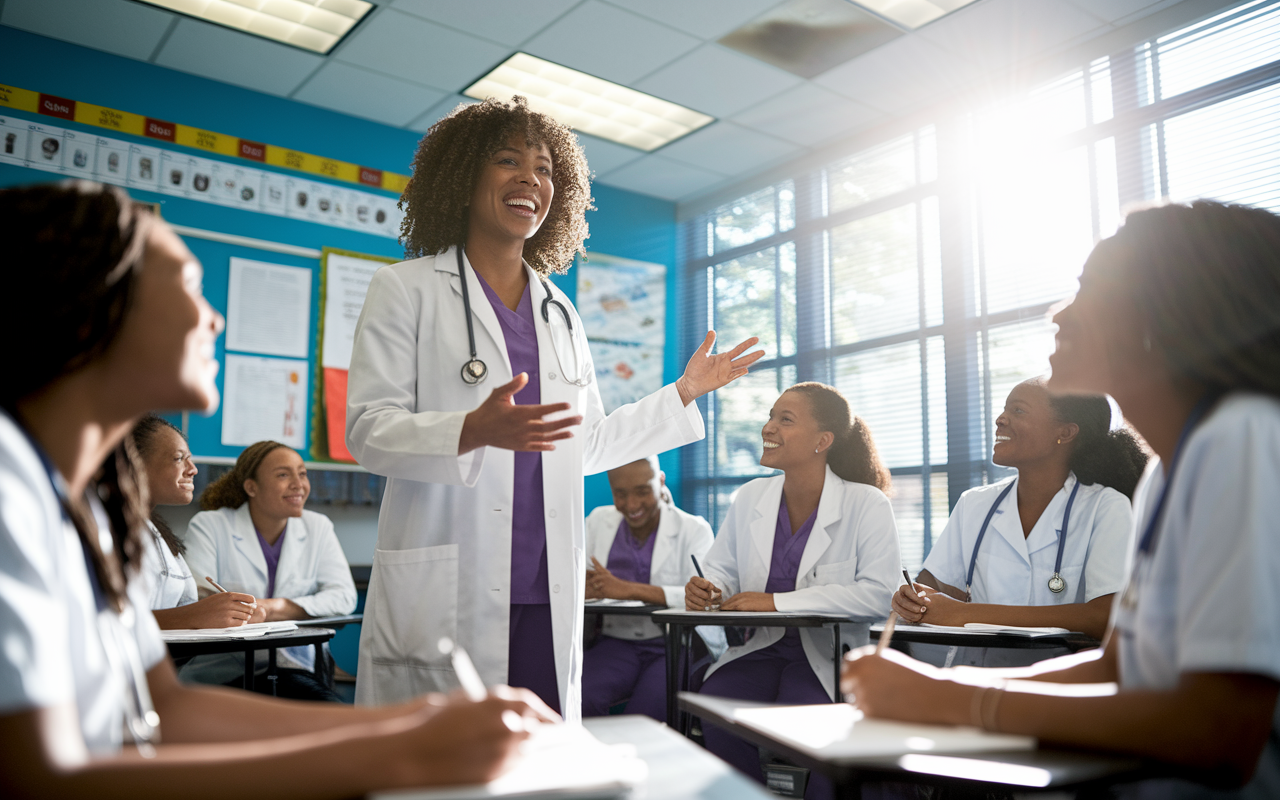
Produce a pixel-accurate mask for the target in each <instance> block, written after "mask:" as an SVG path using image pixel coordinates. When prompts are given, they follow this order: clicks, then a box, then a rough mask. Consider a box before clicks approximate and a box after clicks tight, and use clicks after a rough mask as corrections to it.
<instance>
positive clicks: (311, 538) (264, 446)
mask: <svg viewBox="0 0 1280 800" xmlns="http://www.w3.org/2000/svg"><path fill="white" fill-rule="evenodd" d="M310 494H311V482H310V481H309V480H307V468H306V465H305V464H304V463H303V461H302V456H300V455H298V453H297V451H296V450H293V449H292V448H290V447H288V446H286V445H283V444H280V443H279V442H272V441H263V442H257V443H255V444H252V445H250V446H249V447H246V448H245V449H244V451H243V452H241V453H240V456H239V457H238V458H237V459H236V464H235V467H233V468H232V469H231V471H230V472H227V473H226V474H225V475H223V476H222V477H220V478H218V480H216V481H214V482H213V483H211V484H209V486H207V487H206V488H205V490H204V493H203V494H201V495H200V506H201V508H203V509H204V511H201V512H200V513H199V514H196V515H195V516H194V517H192V518H191V523H190V524H189V525H188V526H187V561H188V563H189V564H190V565H191V570H192V572H193V574H194V575H196V576H197V577H198V578H199V580H198V581H197V586H199V590H200V593H201V594H203V595H206V596H207V595H209V594H213V593H215V592H217V589H216V588H215V587H214V586H213V585H212V583H210V582H209V580H208V579H209V578H212V579H213V581H214V582H216V583H218V584H219V585H220V586H222V588H224V589H226V590H227V591H229V592H241V593H244V594H249V595H253V596H254V597H256V598H258V599H257V603H258V605H260V606H261V607H262V608H263V609H264V610H265V612H266V621H268V622H274V621H276V620H290V619H307V618H309V617H329V616H336V615H339V614H350V613H351V612H352V611H354V610H355V608H356V587H355V582H354V581H352V579H351V567H350V566H349V565H348V564H347V559H346V556H344V555H343V553H342V546H341V545H340V544H339V543H338V535H337V534H336V533H335V532H334V530H333V523H332V522H330V521H329V518H328V517H326V516H325V515H324V514H318V513H316V512H314V511H308V510H307V509H305V508H304V507H303V506H304V505H305V504H306V502H307V497H309V496H310ZM201 584H203V585H201ZM279 657H280V663H281V664H282V665H283V666H284V667H286V669H282V670H281V671H280V676H281V677H280V679H279V680H277V682H276V687H277V688H276V693H277V694H279V695H281V696H284V697H300V698H305V699H327V700H334V699H337V696H336V695H334V694H333V693H332V692H330V691H329V690H328V689H325V688H324V687H323V686H322V685H321V684H319V683H318V682H317V681H315V680H314V679H313V678H312V676H311V671H312V670H313V668H314V666H315V650H314V648H312V647H289V648H285V649H283V650H281V651H279ZM265 664H266V661H265V660H263V662H262V668H265ZM242 675H244V662H243V661H241V656H239V655H228V656H209V657H205V658H201V659H197V660H196V661H195V662H193V663H192V664H191V665H189V666H188V667H186V668H184V670H183V677H184V678H190V679H192V680H200V681H202V682H217V683H224V682H226V681H228V680H234V679H236V678H237V677H238V676H242ZM259 683H260V684H262V683H263V682H259ZM256 688H261V689H264V690H267V691H270V689H269V687H266V686H262V685H260V686H259V687H256Z"/></svg>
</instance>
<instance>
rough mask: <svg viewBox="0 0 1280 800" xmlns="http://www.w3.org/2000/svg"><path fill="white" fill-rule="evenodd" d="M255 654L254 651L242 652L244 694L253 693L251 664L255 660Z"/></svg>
mask: <svg viewBox="0 0 1280 800" xmlns="http://www.w3.org/2000/svg"><path fill="white" fill-rule="evenodd" d="M256 652H257V651H254V650H246V651H244V690H245V691H246V692H252V691H253V663H254V661H255V660H256Z"/></svg>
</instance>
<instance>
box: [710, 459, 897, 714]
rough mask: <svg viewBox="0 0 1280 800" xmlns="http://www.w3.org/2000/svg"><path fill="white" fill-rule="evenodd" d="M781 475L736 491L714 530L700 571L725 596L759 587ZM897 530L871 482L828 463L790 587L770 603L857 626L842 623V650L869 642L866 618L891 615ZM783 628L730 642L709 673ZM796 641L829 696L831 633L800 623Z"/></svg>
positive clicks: (765, 575) (764, 577)
mask: <svg viewBox="0 0 1280 800" xmlns="http://www.w3.org/2000/svg"><path fill="white" fill-rule="evenodd" d="M783 480H784V477H783V476H782V475H778V476H775V477H772V478H757V479H756V480H753V481H751V482H750V483H748V484H746V485H744V486H743V487H742V488H741V489H739V490H738V495H737V497H735V498H734V499H733V504H732V505H730V506H729V513H728V514H727V515H726V516H725V520H724V524H723V525H721V526H720V535H719V536H717V537H716V540H715V544H713V545H712V546H711V550H710V551H708V552H707V558H706V563H705V564H704V565H703V568H702V569H703V573H704V574H705V575H706V578H707V580H709V581H711V582H712V583H714V584H715V585H716V586H717V587H718V588H719V589H720V591H721V592H722V593H723V596H724V599H726V600H727V599H728V598H730V597H732V596H733V595H735V594H738V593H739V592H762V591H764V588H765V584H766V583H767V582H768V580H769V567H770V564H771V563H772V561H773V540H774V533H775V531H776V529H777V524H778V508H779V506H781V504H782V484H783ZM901 564H902V557H901V555H900V553H899V549H898V527H897V525H896V524H895V523H894V520H893V509H892V508H891V507H890V505H889V498H887V497H885V496H884V492H881V491H880V490H879V489H877V488H875V487H874V486H868V485H866V484H862V483H852V482H850V481H846V480H843V479H841V478H839V477H837V476H836V474H835V473H834V472H832V471H831V468H830V467H827V477H826V480H825V481H824V483H823V485H822V497H821V499H820V500H819V501H818V518H817V519H816V520H815V521H814V523H813V530H812V531H811V532H810V533H809V541H808V542H806V543H805V548H804V554H803V555H802V556H801V557H800V569H799V570H798V572H797V574H796V588H795V591H793V592H777V593H775V594H774V595H773V604H774V606H775V607H776V608H777V609H778V611H783V612H791V613H805V612H809V613H821V614H840V615H844V616H847V617H858V618H862V619H863V620H864V622H862V623H860V624H859V623H850V624H845V625H841V626H840V636H841V645H842V648H843V646H844V645H847V646H849V647H861V646H862V645H864V644H866V643H867V640H868V627H869V623H868V622H866V621H865V620H868V619H872V618H874V619H883V618H884V617H886V616H887V615H888V613H889V603H890V601H891V599H892V597H893V593H894V591H896V590H897V588H898V586H899V585H900V584H901V583H902V581H901V580H900V578H901V577H902V572H901V569H902V567H901ZM784 633H786V629H785V628H761V629H758V630H757V631H756V633H755V635H754V636H752V637H751V639H750V640H749V641H747V643H746V644H743V645H740V646H737V647H730V648H729V649H728V651H726V652H725V654H724V656H722V657H721V658H720V660H719V661H717V662H716V663H715V664H713V665H712V666H711V669H709V670H707V675H708V677H709V676H710V675H711V674H712V673H714V672H715V671H716V670H717V669H719V668H720V667H722V666H724V665H725V664H727V663H729V662H730V661H733V660H734V659H735V658H738V657H740V656H743V655H746V654H747V653H751V652H754V651H756V650H763V649H764V648H766V647H768V646H769V645H771V644H773V643H774V642H777V641H778V640H779V639H781V638H782V636H783V634H784ZM800 641H801V644H802V645H803V646H804V652H805V655H806V656H807V657H808V659H809V666H810V667H811V668H812V669H813V674H814V675H816V676H817V677H818V680H819V681H821V682H822V686H823V688H825V689H826V690H827V694H828V695H829V696H831V697H835V690H836V687H835V678H834V677H833V672H832V664H833V659H834V658H835V657H837V654H833V653H832V652H831V650H830V649H829V648H830V647H831V634H830V631H829V630H827V629H826V628H801V629H800Z"/></svg>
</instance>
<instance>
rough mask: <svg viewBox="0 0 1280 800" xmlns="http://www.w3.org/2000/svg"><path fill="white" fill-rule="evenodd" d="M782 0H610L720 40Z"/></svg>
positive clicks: (660, 20)
mask: <svg viewBox="0 0 1280 800" xmlns="http://www.w3.org/2000/svg"><path fill="white" fill-rule="evenodd" d="M778 1H779V0H696V2H689V0H609V2H611V3H612V4H613V5H616V6H620V7H622V8H625V9H627V10H628V11H632V12H634V13H636V14H639V15H641V16H644V17H648V18H649V19H651V20H654V21H655V22H661V23H663V24H665V25H668V26H670V27H672V28H675V29H677V30H682V31H684V32H685V33H691V34H693V35H694V36H698V37H701V38H703V39H719V38H720V37H721V36H724V35H725V34H726V33H728V32H729V31H731V30H734V29H735V28H737V27H739V26H741V25H742V24H743V23H745V22H748V21H750V20H752V19H754V18H755V17H756V16H758V15H759V14H760V13H761V12H763V11H766V10H767V9H769V8H772V7H773V6H776V5H777V4H778Z"/></svg>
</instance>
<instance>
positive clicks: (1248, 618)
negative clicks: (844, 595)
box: [842, 201, 1280, 798]
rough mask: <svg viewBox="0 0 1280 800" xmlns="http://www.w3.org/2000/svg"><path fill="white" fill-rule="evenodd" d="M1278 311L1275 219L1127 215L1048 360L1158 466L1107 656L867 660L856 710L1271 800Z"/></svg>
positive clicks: (1190, 789) (1145, 483) (1163, 791)
mask: <svg viewBox="0 0 1280 800" xmlns="http://www.w3.org/2000/svg"><path fill="white" fill-rule="evenodd" d="M1278 308H1280V217H1277V216H1276V215H1274V214H1271V213H1270V212H1267V211H1263V210H1261V209H1255V208H1248V207H1245V206H1233V205H1223V204H1220V203H1213V202H1208V201H1197V202H1195V203H1192V204H1191V205H1189V206H1188V205H1166V206H1162V207H1157V208H1152V209H1147V210H1143V211H1138V212H1135V213H1131V214H1129V216H1128V218H1127V219H1126V220H1125V223H1124V225H1123V227H1121V228H1120V230H1119V231H1118V232H1117V233H1116V235H1115V236H1113V237H1111V238H1110V239H1106V240H1104V241H1102V242H1101V243H1099V244H1098V246H1097V247H1095V248H1094V250H1093V253H1092V254H1091V255H1090V256H1089V260H1088V261H1087V262H1086V263H1085V267H1084V274H1083V275H1082V276H1081V278H1080V291H1079V293H1078V294H1077V295H1076V298H1075V300H1074V301H1073V302H1072V303H1071V305H1070V306H1068V307H1067V308H1065V309H1064V310H1062V311H1061V312H1059V313H1058V314H1057V316H1056V317H1054V321H1055V322H1056V323H1057V324H1058V336H1057V340H1058V347H1057V352H1055V353H1054V355H1053V356H1052V358H1051V359H1050V363H1051V364H1052V366H1053V375H1052V377H1051V378H1050V380H1049V389H1050V390H1051V391H1054V392H1089V393H1103V392H1105V393H1107V394H1110V395H1111V396H1112V397H1114V398H1115V399H1116V402H1117V403H1119V405H1120V408H1121V410H1122V411H1123V412H1124V415H1125V418H1126V419H1128V420H1129V421H1130V422H1131V423H1132V424H1133V426H1134V427H1135V428H1136V429H1137V431H1138V432H1139V433H1140V434H1141V435H1142V437H1143V438H1144V439H1145V440H1146V441H1147V442H1148V443H1149V444H1150V445H1151V448H1152V450H1154V451H1155V453H1156V454H1157V455H1158V456H1159V460H1158V461H1157V460H1155V459H1153V460H1152V463H1151V464H1149V465H1148V466H1147V470H1146V473H1145V475H1144V476H1143V479H1142V482H1141V484H1140V485H1139V486H1138V489H1137V491H1136V493H1135V495H1134V508H1135V509H1136V516H1137V524H1136V525H1135V528H1134V530H1135V531H1136V534H1137V537H1138V544H1137V548H1136V551H1135V556H1134V564H1133V568H1132V570H1131V572H1130V576H1129V582H1128V585H1127V586H1125V587H1124V589H1123V590H1122V591H1121V592H1120V594H1119V596H1118V598H1117V600H1116V603H1115V611H1114V614H1113V618H1112V626H1113V627H1112V631H1111V634H1110V635H1109V636H1108V638H1107V641H1106V644H1105V645H1104V647H1103V649H1100V650H1094V651H1091V652H1089V653H1082V654H1078V655H1076V656H1066V657H1063V658H1060V659H1055V660H1053V661H1049V662H1043V663H1041V664H1038V665H1036V666H1035V667H1030V668H1027V669H1023V670H934V669H930V668H928V667H924V666H922V665H920V664H918V663H916V662H913V661H911V660H910V659H908V658H907V657H906V656H903V655H900V654H897V653H894V652H893V651H891V650H890V651H886V652H885V653H884V655H883V656H875V655H874V654H873V653H870V652H869V651H862V652H860V653H858V654H857V655H856V656H854V657H853V658H851V660H850V663H848V664H846V666H845V668H844V676H843V680H842V685H843V687H844V690H845V691H846V692H849V693H851V694H852V695H853V697H854V698H855V699H856V702H857V705H858V706H859V707H860V708H861V709H862V710H863V711H864V712H866V713H867V714H868V715H871V716H874V717H884V718H889V719H901V720H911V721H916V722H932V723H942V724H959V725H981V726H982V727H984V728H986V729H988V730H993V731H1001V732H1007V733H1015V734H1025V735H1029V736H1034V737H1036V738H1037V739H1039V740H1040V742H1041V743H1042V744H1043V745H1047V746H1053V745H1058V746H1067V747H1078V748H1084V749H1090V750H1110V751H1116V752H1121V753H1127V754H1132V755H1136V756H1140V757H1144V758H1150V759H1154V760H1158V761H1162V762H1166V763H1169V764H1173V765H1177V766H1178V767H1180V768H1181V769H1182V770H1185V771H1186V773H1188V776H1189V777H1194V778H1195V779H1197V780H1198V781H1204V782H1205V783H1211V784H1212V785H1213V786H1214V787H1215V788H1214V789H1212V790H1211V789H1208V788H1206V787H1204V786H1199V785H1196V784H1193V783H1191V782H1189V781H1155V782H1150V783H1146V784H1139V785H1137V786H1131V787H1128V788H1127V789H1125V790H1124V791H1125V793H1126V794H1127V795H1130V796H1144V797H1153V798H1154V797H1160V798H1164V797H1177V798H1185V797H1205V798H1209V797H1214V798H1222V797H1238V798H1274V797H1280V719H1277V717H1276V713H1275V712H1276V697H1277V695H1278V694H1280V615H1277V614H1276V608H1278V607H1280V582H1277V580H1276V578H1277V576H1280V535H1277V530H1278V529H1277V524H1278V523H1277V520H1280V491H1277V487H1278V486H1280V314H1277V313H1276V309H1278ZM992 673H994V675H993V674H992ZM1028 676H1033V677H1034V680H1035V682H1024V681H1014V682H1010V683H998V682H996V680H995V679H996V678H999V677H1003V678H1009V677H1028ZM979 683H982V684H984V685H976V684H979ZM1063 684H1073V685H1072V686H1065V685H1063ZM1082 684H1094V685H1093V686H1089V685H1082ZM1117 684H1118V687H1117ZM1240 787H1242V788H1240ZM1226 788H1240V790H1239V791H1238V792H1237V791H1233V792H1226V791H1220V790H1222V789H1226Z"/></svg>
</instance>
